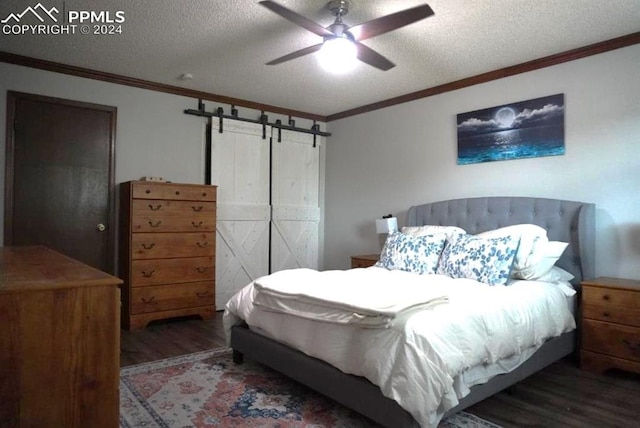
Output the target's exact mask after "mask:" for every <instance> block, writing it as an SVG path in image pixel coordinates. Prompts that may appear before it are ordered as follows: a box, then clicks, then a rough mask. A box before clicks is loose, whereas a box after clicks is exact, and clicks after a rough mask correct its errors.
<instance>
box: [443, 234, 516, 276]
mask: <svg viewBox="0 0 640 428" xmlns="http://www.w3.org/2000/svg"><path fill="white" fill-rule="evenodd" d="M518 243H519V240H517V239H513V238H512V237H509V236H504V237H500V238H478V237H477V236H473V235H458V236H454V237H453V238H452V239H450V240H448V241H447V245H446V246H445V248H444V251H442V256H441V257H440V261H439V262H438V268H437V270H436V272H437V273H438V274H441V275H447V276H450V277H452V278H468V279H473V280H476V281H478V282H483V283H485V284H489V285H505V284H506V283H507V280H508V279H509V275H510V273H511V267H512V266H513V260H514V258H515V256H516V253H517V251H518Z"/></svg>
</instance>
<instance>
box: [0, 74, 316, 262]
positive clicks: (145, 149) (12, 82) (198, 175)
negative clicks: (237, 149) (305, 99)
mask: <svg viewBox="0 0 640 428" xmlns="http://www.w3.org/2000/svg"><path fill="white" fill-rule="evenodd" d="M8 90H11V91H18V92H27V93H32V94H39V95H45V96H50V97H57V98H65V99H70V100H76V101H84V102H89V103H96V104H104V105H109V106H115V107H117V108H118V117H117V132H116V149H115V154H116V171H115V181H116V183H121V182H124V181H129V180H137V179H139V178H140V177H143V176H147V175H148V176H157V177H158V176H159V177H164V178H165V179H167V180H171V181H173V182H175V183H196V184H198V183H204V171H205V169H204V168H205V166H204V165H205V160H204V126H205V123H206V119H204V118H201V117H197V116H191V115H187V114H184V113H183V112H184V110H185V109H189V108H191V109H195V108H197V100H196V99H193V98H188V97H182V96H177V95H171V94H165V93H161V92H155V91H150V90H146V89H139V88H133V87H129V86H124V85H117V84H113V83H108V82H101V81H96V80H91V79H85V78H80V77H74V76H69V75H64V74H59V73H53V72H49V71H44V70H38V69H32V68H28V67H22V66H17V65H13V64H7V63H2V62H0V138H1V140H0V141H1V142H0V188H1V189H3V188H4V170H5V138H6V132H5V130H6V123H5V122H6V119H5V118H6V105H7V102H6V94H7V91H8ZM205 104H206V109H207V111H213V110H214V108H217V107H224V108H225V113H226V114H229V113H230V110H229V108H228V107H229V106H228V105H224V104H221V103H214V102H206V103H205ZM238 110H239V115H240V116H241V117H249V118H255V119H257V118H258V117H259V114H260V112H257V111H254V110H250V109H243V108H239V109H238ZM266 114H268V115H269V121H270V122H275V120H276V119H281V120H282V121H283V123H285V124H286V123H287V122H286V121H287V117H286V116H282V115H277V114H273V113H269V112H268V111H267V112H266ZM295 119H296V126H298V127H301V128H307V129H309V128H310V127H311V125H312V121H310V120H308V119H301V118H295ZM320 127H321V129H325V124H324V123H321V124H320ZM319 141H322V146H323V147H324V146H325V144H324V139H323V138H319ZM322 150H324V148H322ZM320 168H321V174H323V173H324V153H323V152H321V165H320ZM322 179H324V177H323V176H322V177H321V180H322ZM323 191H324V189H321V194H320V198H321V201H320V205H321V209H322V207H323V200H322V198H323V197H324V195H323ZM3 222H4V198H3V197H0V224H3ZM320 227H321V235H320V236H321V237H322V236H323V234H322V231H323V229H322V228H323V224H322V222H321V225H320ZM2 229H3V228H1V227H0V244H1V243H2V242H3V230H2ZM320 254H321V255H320V262H321V263H322V252H321V253H320Z"/></svg>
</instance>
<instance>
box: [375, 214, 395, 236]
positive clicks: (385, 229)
mask: <svg viewBox="0 0 640 428" xmlns="http://www.w3.org/2000/svg"><path fill="white" fill-rule="evenodd" d="M396 230H398V219H397V218H396V217H387V218H377V219H376V233H393V232H395V231H396Z"/></svg>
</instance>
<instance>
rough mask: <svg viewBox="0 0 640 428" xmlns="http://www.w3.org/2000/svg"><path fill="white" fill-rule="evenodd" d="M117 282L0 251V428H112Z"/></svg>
mask: <svg viewBox="0 0 640 428" xmlns="http://www.w3.org/2000/svg"><path fill="white" fill-rule="evenodd" d="M120 283H122V281H120V280H119V279H118V278H116V277H114V276H111V275H108V274H106V273H104V272H101V271H99V270H97V269H94V268H92V267H89V266H87V265H85V264H83V263H80V262H79V261H76V260H73V259H71V258H69V257H67V256H64V255H62V254H60V253H57V252H55V251H53V250H50V249H48V248H45V247H4V248H2V247H0V427H11V428H19V427H65V428H82V427H105V428H107V427H108V428H113V427H117V426H118V424H119V422H118V420H119V414H120V409H119V392H118V388H119V380H120V290H119V289H118V284H120Z"/></svg>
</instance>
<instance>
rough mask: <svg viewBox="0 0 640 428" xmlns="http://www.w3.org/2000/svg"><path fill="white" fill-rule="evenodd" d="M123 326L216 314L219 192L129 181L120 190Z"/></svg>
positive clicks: (209, 316) (139, 326)
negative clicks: (217, 207) (217, 208)
mask: <svg viewBox="0 0 640 428" xmlns="http://www.w3.org/2000/svg"><path fill="white" fill-rule="evenodd" d="M120 196H121V199H120V232H121V234H120V254H119V264H120V272H119V273H120V277H121V278H122V279H123V280H124V285H123V290H122V291H123V292H122V326H123V327H124V328H125V329H137V328H142V327H145V326H146V325H147V324H148V323H149V322H150V321H153V320H157V319H163V318H173V317H180V316H187V315H199V316H201V317H202V318H203V319H210V318H212V317H213V316H214V312H215V254H216V252H215V243H216V187H215V186H207V185H199V184H174V183H158V182H147V181H129V182H127V183H123V184H122V185H121V189H120Z"/></svg>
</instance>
